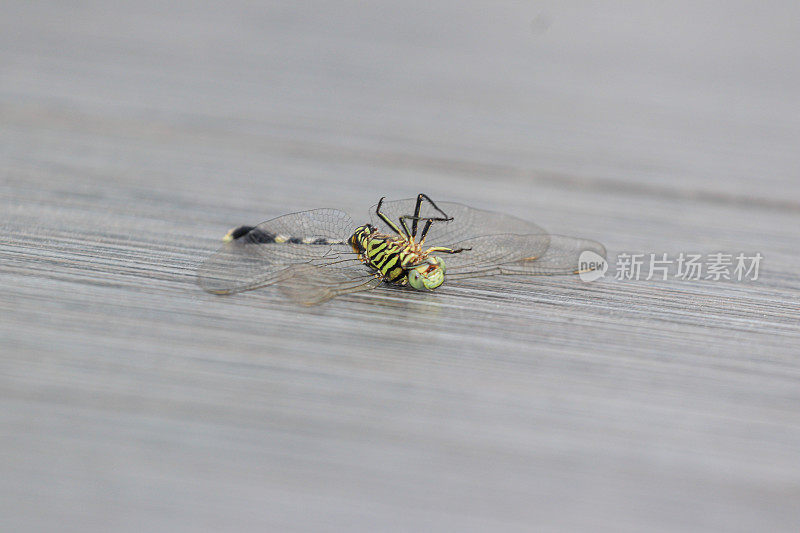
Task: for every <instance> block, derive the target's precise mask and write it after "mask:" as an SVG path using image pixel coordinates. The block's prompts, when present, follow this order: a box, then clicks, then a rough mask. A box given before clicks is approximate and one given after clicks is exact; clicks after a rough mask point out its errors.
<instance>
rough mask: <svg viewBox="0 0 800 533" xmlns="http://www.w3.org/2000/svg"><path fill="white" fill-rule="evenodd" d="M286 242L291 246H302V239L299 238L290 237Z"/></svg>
mask: <svg viewBox="0 0 800 533" xmlns="http://www.w3.org/2000/svg"><path fill="white" fill-rule="evenodd" d="M286 242H288V243H291V244H303V239H301V238H300V237H291V238H290V239H289V240H288V241H286Z"/></svg>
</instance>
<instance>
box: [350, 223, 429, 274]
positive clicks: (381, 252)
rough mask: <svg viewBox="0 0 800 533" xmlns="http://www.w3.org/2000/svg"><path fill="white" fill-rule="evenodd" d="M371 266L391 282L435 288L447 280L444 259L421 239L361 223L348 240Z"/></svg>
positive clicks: (362, 259) (361, 257) (360, 256)
mask: <svg viewBox="0 0 800 533" xmlns="http://www.w3.org/2000/svg"><path fill="white" fill-rule="evenodd" d="M349 243H350V245H351V246H352V247H353V250H354V251H355V252H356V253H357V254H358V256H359V258H360V259H361V261H362V262H364V263H365V264H366V265H367V266H368V267H370V268H371V269H372V270H374V271H376V273H379V274H380V276H381V277H382V278H383V279H384V280H385V281H389V282H391V283H397V284H401V285H409V286H411V287H413V288H415V289H419V290H426V289H427V290H432V289H435V288H436V287H438V286H440V285H441V284H442V283H443V282H444V272H445V267H444V261H443V260H442V259H440V258H439V257H435V256H431V255H429V254H430V249H428V250H425V249H423V247H422V244H421V243H417V242H414V240H413V239H410V238H407V237H405V236H403V235H386V234H383V233H381V232H380V231H379V230H378V229H376V228H375V227H374V226H372V225H370V224H365V225H364V226H360V227H359V228H357V229H356V230H355V232H354V233H353V235H352V237H350V240H349Z"/></svg>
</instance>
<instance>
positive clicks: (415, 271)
mask: <svg viewBox="0 0 800 533" xmlns="http://www.w3.org/2000/svg"><path fill="white" fill-rule="evenodd" d="M444 272H445V266H444V261H443V260H442V259H441V258H439V257H434V256H430V257H428V258H426V259H425V261H424V262H423V263H422V264H420V265H417V266H415V267H414V268H412V269H410V270H409V271H408V284H409V285H411V286H412V287H413V288H415V289H417V290H420V291H421V290H425V289H428V290H433V289H435V288H436V287H438V286H439V285H441V284H442V283H444Z"/></svg>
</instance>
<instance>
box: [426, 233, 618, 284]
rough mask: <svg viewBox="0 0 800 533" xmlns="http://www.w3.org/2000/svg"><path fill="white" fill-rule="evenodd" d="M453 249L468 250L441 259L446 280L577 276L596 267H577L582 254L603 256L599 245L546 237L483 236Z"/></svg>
mask: <svg viewBox="0 0 800 533" xmlns="http://www.w3.org/2000/svg"><path fill="white" fill-rule="evenodd" d="M453 248H456V249H457V248H471V250H465V251H463V252H461V253H459V254H452V255H444V254H443V255H442V256H441V257H442V258H443V259H444V261H445V263H446V265H447V274H446V276H447V279H448V280H454V279H462V278H471V277H477V276H492V275H499V274H517V275H528V276H536V275H551V274H578V273H580V272H584V271H587V270H591V269H592V268H595V267H593V266H584V265H581V264H580V256H581V254H582V253H583V252H585V251H590V252H594V253H595V254H597V255H599V256H601V257H603V258H605V256H606V249H605V248H604V247H603V245H602V244H600V243H599V242H595V241H591V240H588V239H579V238H577V237H565V236H562V235H546V234H539V235H486V236H482V237H475V238H472V239H466V240H464V241H460V242H458V243H455V244H454V245H453Z"/></svg>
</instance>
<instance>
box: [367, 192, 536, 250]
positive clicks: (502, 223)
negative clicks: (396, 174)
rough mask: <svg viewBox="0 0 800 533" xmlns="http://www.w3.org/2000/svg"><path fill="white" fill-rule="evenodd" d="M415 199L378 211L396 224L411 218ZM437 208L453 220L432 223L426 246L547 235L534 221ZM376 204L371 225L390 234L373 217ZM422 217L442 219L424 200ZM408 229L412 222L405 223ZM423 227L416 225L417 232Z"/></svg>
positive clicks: (455, 206) (461, 208)
mask: <svg viewBox="0 0 800 533" xmlns="http://www.w3.org/2000/svg"><path fill="white" fill-rule="evenodd" d="M416 203H417V199H416V198H408V199H406V200H395V201H391V202H384V203H383V205H381V212H383V213H384V214H386V215H387V216H388V217H389V220H391V221H392V222H394V223H395V224H398V225H399V222H398V219H399V218H400V217H401V216H403V215H409V216H410V215H413V214H414V207H415V206H416ZM436 205H438V206H439V208H440V209H441V210H442V211H444V212H445V213H446V214H447V216H449V217H453V220H451V221H449V222H434V223H433V225H432V226H431V228H430V230H429V231H428V235H427V237H426V238H425V243H426V244H430V245H431V246H447V247H450V248H453V247H454V245H455V244H456V243H457V242H459V241H463V240H465V239H469V238H472V237H480V236H482V235H501V234H510V233H513V234H517V235H524V234H547V232H546V231H545V230H544V229H542V228H541V227H539V226H537V225H536V224H534V223H533V222H528V221H527V220H522V219H521V218H517V217H514V216H511V215H506V214H503V213H496V212H494V211H484V210H483V209H475V208H474V207H468V206H466V205H462V204H458V203H454V202H436ZM376 207H377V204H376V205H374V206H372V208H371V209H370V217H371V219H372V225H373V226H376V227H378V228H380V229H381V231H383V232H384V233H389V234H391V233H392V230H391V229H390V228H389V227H388V226H387V225H386V223H385V222H383V221H382V220H381V219H379V218H378V216H377V215H376V214H375V208H376ZM420 216H421V217H441V216H442V215H441V213H439V212H438V211H436V209H434V208H433V207H432V206H431V204H430V203H429V202H426V201H423V202H422V206H421V209H420ZM407 224H408V227H409V229H410V228H411V222H410V221H409V222H407ZM424 225H425V223H424V222H420V223H419V231H421V230H422V227H423V226H424Z"/></svg>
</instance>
